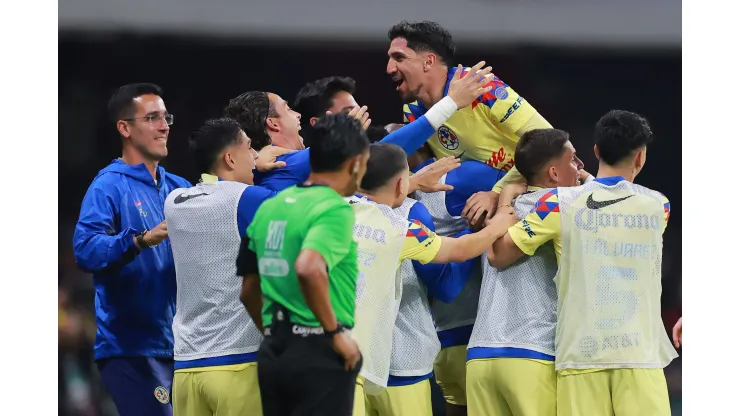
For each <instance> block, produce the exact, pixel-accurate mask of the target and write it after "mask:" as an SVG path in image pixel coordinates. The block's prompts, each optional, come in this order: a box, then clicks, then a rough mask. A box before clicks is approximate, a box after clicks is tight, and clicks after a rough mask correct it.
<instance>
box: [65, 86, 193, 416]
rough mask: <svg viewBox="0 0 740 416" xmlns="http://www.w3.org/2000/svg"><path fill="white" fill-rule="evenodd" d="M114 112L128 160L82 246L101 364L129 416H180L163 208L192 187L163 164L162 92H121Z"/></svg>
mask: <svg viewBox="0 0 740 416" xmlns="http://www.w3.org/2000/svg"><path fill="white" fill-rule="evenodd" d="M108 113H109V117H110V118H111V121H112V122H113V123H115V126H116V129H117V130H118V134H119V135H120V137H121V140H122V142H123V152H122V157H121V158H119V159H116V160H114V161H113V162H112V163H111V164H110V165H108V166H107V167H106V168H104V169H103V170H101V171H100V172H99V173H98V175H97V176H96V177H95V179H94V180H93V182H92V184H90V187H89V188H88V189H87V193H86V194H85V198H84V199H83V200H82V208H81V209H80V217H79V220H78V221H77V226H76V227H75V233H74V238H73V241H72V244H73V246H74V254H75V260H76V261H77V265H78V266H79V267H80V268H81V269H83V270H85V271H88V272H91V273H92V274H93V283H94V285H95V320H96V323H97V334H96V337H95V361H96V363H97V365H98V369H99V370H100V374H101V377H102V380H103V384H105V387H106V389H107V390H108V393H109V394H110V395H111V397H112V398H113V401H114V402H115V404H116V407H117V409H118V413H119V414H120V415H122V416H127V415H143V414H146V415H171V414H172V406H171V405H170V390H171V388H172V375H173V360H172V354H173V351H172V344H173V338H172V318H173V315H174V314H175V292H176V284H175V266H174V261H173V259H172V251H171V249H170V243H169V241H168V240H167V235H168V234H167V223H166V222H165V218H164V202H163V201H164V199H165V198H166V197H167V195H168V194H169V193H170V191H172V190H173V189H175V188H181V187H189V186H190V183H189V182H188V181H186V180H185V179H183V178H181V177H179V176H176V175H173V174H171V173H167V172H165V170H164V168H163V167H161V166H159V162H160V161H161V160H162V159H164V158H165V157H166V156H167V137H168V136H169V133H170V125H171V124H172V121H173V117H172V114H170V113H168V112H167V107H165V105H164V101H162V90H161V89H160V88H159V87H158V86H156V85H154V84H129V85H124V86H122V87H120V88H119V89H118V90H117V91H116V92H115V93H114V94H113V96H112V97H111V99H110V101H108Z"/></svg>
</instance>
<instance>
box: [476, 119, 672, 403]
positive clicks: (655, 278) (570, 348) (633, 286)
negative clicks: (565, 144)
mask: <svg viewBox="0 0 740 416" xmlns="http://www.w3.org/2000/svg"><path fill="white" fill-rule="evenodd" d="M594 137H595V142H596V145H595V147H594V152H595V153H596V157H597V158H598V159H599V171H598V174H597V178H596V179H595V180H593V181H591V182H588V183H586V184H585V185H582V186H577V187H572V188H554V189H550V190H548V191H547V192H545V194H544V195H543V196H542V197H540V199H539V200H538V201H537V202H536V203H535V210H534V211H533V212H532V213H530V214H529V215H527V216H526V218H525V219H523V220H522V221H520V222H519V223H517V224H516V225H514V226H512V227H511V228H510V229H509V231H508V233H506V235H505V236H504V237H503V238H502V239H501V240H500V241H497V242H496V243H495V244H494V246H493V250H492V252H491V253H489V256H490V260H491V264H492V265H493V266H494V267H497V268H504V267H507V266H509V265H510V264H512V263H513V262H515V261H516V260H518V259H519V258H520V257H522V256H523V255H525V254H527V255H533V254H534V253H535V251H536V250H537V248H538V247H540V246H542V245H544V244H545V243H547V242H549V241H552V242H553V246H554V249H555V255H556V257H557V258H558V263H559V268H558V273H557V275H556V277H555V285H556V289H557V295H558V309H557V310H558V312H557V313H558V315H557V320H558V321H557V322H558V324H557V329H556V333H555V345H556V351H555V370H556V371H557V407H558V412H559V413H563V414H568V415H576V416H578V415H595V414H599V415H600V414H616V415H634V414H650V415H669V414H670V405H669V402H668V389H667V387H666V381H665V375H664V374H663V368H664V367H665V366H666V365H668V364H669V363H670V362H671V360H673V359H674V358H676V356H677V354H676V351H675V350H674V349H673V347H672V346H671V342H670V340H669V339H668V335H667V333H666V331H665V328H664V327H663V322H662V320H661V318H660V293H661V287H660V282H661V268H660V264H661V261H662V250H663V241H662V234H663V231H664V230H665V227H666V225H667V222H668V217H669V214H670V203H669V202H668V200H667V199H666V197H665V196H663V195H662V194H661V193H659V192H656V191H653V190H650V189H648V188H645V187H643V186H640V185H637V184H634V183H633V182H634V180H635V177H636V176H637V175H638V174H639V173H640V171H641V170H642V167H643V166H644V165H645V161H646V155H647V153H646V151H647V145H648V144H649V143H650V142H651V141H652V138H653V134H652V132H651V130H650V126H649V125H648V122H647V121H646V120H645V119H644V118H642V117H641V116H639V115H637V114H635V113H631V112H628V111H618V110H614V111H610V112H608V113H607V114H606V115H604V116H603V117H602V118H601V119H600V120H599V121H598V123H596V128H595V132H594ZM564 236H566V237H567V238H564Z"/></svg>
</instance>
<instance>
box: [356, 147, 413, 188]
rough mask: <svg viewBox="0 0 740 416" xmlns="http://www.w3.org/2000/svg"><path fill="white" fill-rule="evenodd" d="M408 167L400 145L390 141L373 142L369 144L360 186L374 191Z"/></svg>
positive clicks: (404, 153)
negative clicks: (368, 155) (368, 153)
mask: <svg viewBox="0 0 740 416" xmlns="http://www.w3.org/2000/svg"><path fill="white" fill-rule="evenodd" d="M408 168H409V162H408V160H406V152H404V151H403V149H402V148H401V147H400V146H398V145H395V144H392V143H375V144H373V145H371V146H370V158H369V159H368V160H367V171H365V176H363V177H362V184H361V185H360V187H361V188H362V189H364V190H366V191H370V192H372V191H375V190H376V189H379V188H381V187H383V186H384V185H385V184H387V183H388V181H389V180H391V178H393V177H394V176H396V175H398V174H399V173H401V172H403V171H404V170H407V169H408Z"/></svg>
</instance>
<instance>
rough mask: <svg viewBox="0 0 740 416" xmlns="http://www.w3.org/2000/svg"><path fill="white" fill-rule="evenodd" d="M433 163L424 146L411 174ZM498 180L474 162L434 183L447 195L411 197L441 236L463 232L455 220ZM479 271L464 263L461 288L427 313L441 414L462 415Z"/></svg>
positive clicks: (413, 158) (438, 300)
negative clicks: (436, 344)
mask: <svg viewBox="0 0 740 416" xmlns="http://www.w3.org/2000/svg"><path fill="white" fill-rule="evenodd" d="M433 160H434V159H433V158H432V153H431V150H430V149H429V147H428V145H424V146H423V147H422V148H421V149H419V151H417V152H416V153H414V154H413V155H411V156H410V157H409V167H411V170H412V172H415V171H418V170H419V169H422V168H423V167H424V166H427V165H428V164H429V163H431V162H432V161H433ZM497 179H498V174H497V172H496V171H495V170H494V169H493V168H491V167H490V166H488V165H486V164H485V163H481V162H478V161H475V160H467V161H464V162H462V163H461V164H460V167H459V168H457V169H455V170H453V171H451V172H449V173H448V174H446V175H445V176H443V177H441V178H440V184H445V185H447V186H451V187H452V190H451V191H447V192H434V193H424V192H415V193H414V194H413V197H414V198H415V199H418V200H419V201H421V202H423V204H424V206H427V207H429V208H430V209H429V212H430V214H431V217H432V219H433V222H434V225H435V227H436V232H437V234H439V235H442V236H453V235H456V234H459V233H465V232H468V231H469V229H468V222H467V221H466V220H465V218H462V217H461V213H462V210H463V208H464V207H465V202H466V201H467V200H468V199H469V198H470V197H471V196H472V195H473V194H475V193H476V192H481V191H486V190H490V189H491V188H492V187H493V186H494V184H495V183H496V181H497ZM481 280H482V271H481V265H480V259H478V258H476V259H474V260H471V261H470V267H469V270H468V274H467V276H466V278H465V280H464V281H463V285H462V286H461V287H460V288H459V289H456V290H457V292H456V293H454V296H452V297H449V298H441V297H435V300H434V302H433V303H432V313H433V315H434V322H435V324H436V331H437V336H438V338H439V341H440V343H441V348H442V349H441V351H440V353H439V354H438V355H437V357H436V360H435V361H434V373H435V376H436V380H437V384H439V386H440V388H441V389H442V392H443V394H444V396H445V401H446V407H447V413H448V414H450V415H455V414H465V406H466V392H465V354H466V348H467V345H468V340H469V338H470V333H471V332H472V329H473V322H474V321H475V317H476V313H477V311H478V297H479V292H480V287H481Z"/></svg>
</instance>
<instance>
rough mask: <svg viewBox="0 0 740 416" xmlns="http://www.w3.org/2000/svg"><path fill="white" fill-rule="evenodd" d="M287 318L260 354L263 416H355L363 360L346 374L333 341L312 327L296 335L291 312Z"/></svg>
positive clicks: (274, 329)
mask: <svg viewBox="0 0 740 416" xmlns="http://www.w3.org/2000/svg"><path fill="white" fill-rule="evenodd" d="M283 311H284V310H283ZM283 318H284V320H283V321H278V320H277V319H275V318H273V324H272V326H271V327H270V329H269V334H268V335H266V336H265V339H264V341H262V344H261V345H260V349H259V352H258V353H257V375H258V378H259V384H260V395H261V398H262V413H263V415H264V416H298V415H300V416H312V415H315V416H327V415H331V416H334V415H336V416H351V415H352V406H353V404H354V394H355V382H356V380H357V374H358V373H359V372H360V368H361V366H362V359H360V362H359V363H358V364H357V366H356V367H355V369H354V370H352V371H346V370H345V369H344V359H343V358H342V357H341V356H340V355H339V354H337V353H336V352H334V350H333V349H332V347H331V339H329V338H327V337H326V336H325V335H323V334H309V333H308V331H306V329H307V328H306V327H301V326H296V329H295V330H294V328H293V327H294V325H293V324H292V323H290V321H289V317H288V314H287V311H285V312H284V316H283ZM296 332H297V333H296Z"/></svg>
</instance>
